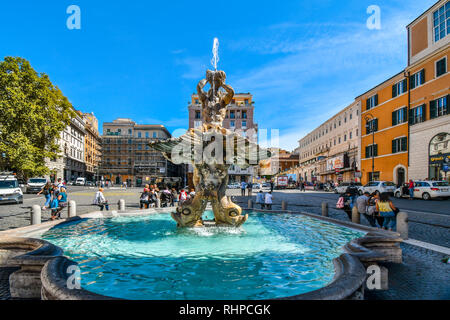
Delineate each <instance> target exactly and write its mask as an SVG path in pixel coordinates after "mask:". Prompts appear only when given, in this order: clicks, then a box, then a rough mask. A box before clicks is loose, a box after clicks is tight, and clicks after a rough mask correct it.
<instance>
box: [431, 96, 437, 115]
mask: <svg viewBox="0 0 450 320" xmlns="http://www.w3.org/2000/svg"><path fill="white" fill-rule="evenodd" d="M436 111H437V110H436V100H431V101H430V119H434V118H436V117H437V112H436Z"/></svg>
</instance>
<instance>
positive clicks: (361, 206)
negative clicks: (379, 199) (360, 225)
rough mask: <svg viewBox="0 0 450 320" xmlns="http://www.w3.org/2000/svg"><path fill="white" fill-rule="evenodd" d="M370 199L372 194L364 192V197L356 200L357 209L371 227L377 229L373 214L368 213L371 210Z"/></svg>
mask: <svg viewBox="0 0 450 320" xmlns="http://www.w3.org/2000/svg"><path fill="white" fill-rule="evenodd" d="M369 199H370V193H369V192H368V191H366V192H364V194H363V195H362V196H359V197H358V198H356V207H357V208H358V212H359V213H360V214H362V215H364V217H365V218H366V220H367V222H369V224H370V226H371V227H374V228H375V227H376V226H377V223H376V221H375V217H374V215H373V214H369V213H368V211H367V210H368V208H369Z"/></svg>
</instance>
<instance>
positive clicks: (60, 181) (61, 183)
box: [56, 178, 64, 189]
mask: <svg viewBox="0 0 450 320" xmlns="http://www.w3.org/2000/svg"><path fill="white" fill-rule="evenodd" d="M56 186H57V187H58V189H60V188H61V187H64V183H63V182H62V179H61V178H58V182H57V183H56Z"/></svg>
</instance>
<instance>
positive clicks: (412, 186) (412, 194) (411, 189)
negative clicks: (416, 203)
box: [408, 179, 414, 200]
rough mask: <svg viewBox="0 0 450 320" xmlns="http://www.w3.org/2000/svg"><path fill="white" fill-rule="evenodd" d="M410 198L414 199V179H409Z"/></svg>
mask: <svg viewBox="0 0 450 320" xmlns="http://www.w3.org/2000/svg"><path fill="white" fill-rule="evenodd" d="M408 191H409V200H414V181H412V180H411V179H410V180H409V184H408Z"/></svg>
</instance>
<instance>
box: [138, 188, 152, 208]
mask: <svg viewBox="0 0 450 320" xmlns="http://www.w3.org/2000/svg"><path fill="white" fill-rule="evenodd" d="M149 191H150V190H149V189H147V188H145V189H144V192H142V193H141V196H140V198H139V207H140V209H141V210H142V209H143V208H144V206H145V209H148V207H149V205H150V192H149Z"/></svg>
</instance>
